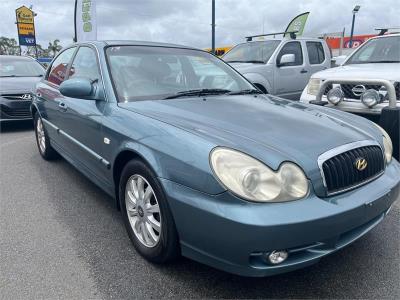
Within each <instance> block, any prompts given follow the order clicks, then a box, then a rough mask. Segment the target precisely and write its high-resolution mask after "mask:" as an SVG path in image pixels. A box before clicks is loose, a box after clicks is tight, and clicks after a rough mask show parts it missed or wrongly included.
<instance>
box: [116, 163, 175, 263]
mask: <svg viewBox="0 0 400 300" xmlns="http://www.w3.org/2000/svg"><path fill="white" fill-rule="evenodd" d="M119 199H120V204H121V210H122V214H123V218H124V223H125V227H126V230H127V231H128V235H129V238H130V239H131V241H132V243H133V245H134V247H135V248H136V250H137V251H138V252H139V253H140V254H141V255H142V256H143V257H145V258H146V259H147V260H149V261H152V262H156V263H164V262H168V261H171V260H173V259H175V258H176V257H177V256H178V255H179V251H180V249H179V242H178V234H177V232H176V229H175V222H174V220H173V217H172V214H171V212H170V209H169V206H168V203H167V201H166V197H165V196H164V193H163V190H162V188H161V185H160V183H159V182H158V180H157V178H156V176H155V175H154V174H153V172H152V170H151V169H150V168H149V167H147V165H146V164H144V163H143V162H142V161H140V160H132V161H130V162H129V163H128V164H127V165H126V166H125V168H124V170H123V171H122V175H121V180H120V186H119Z"/></svg>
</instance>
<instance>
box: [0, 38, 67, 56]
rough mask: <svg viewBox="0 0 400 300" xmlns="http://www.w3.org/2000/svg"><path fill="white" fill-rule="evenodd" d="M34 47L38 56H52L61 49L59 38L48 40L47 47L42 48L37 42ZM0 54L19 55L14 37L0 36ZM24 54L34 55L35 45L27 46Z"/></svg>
mask: <svg viewBox="0 0 400 300" xmlns="http://www.w3.org/2000/svg"><path fill="white" fill-rule="evenodd" d="M36 48H37V55H38V57H54V56H55V55H56V54H57V53H58V52H59V51H60V50H61V49H62V47H61V45H60V40H59V39H56V40H54V41H52V42H49V45H48V46H47V49H44V48H43V47H42V46H41V45H40V44H37V45H36ZM0 54H3V55H19V46H18V42H17V41H16V40H15V39H14V38H7V37H4V36H2V37H0ZM26 55H29V56H36V49H35V47H33V46H29V47H27V49H26Z"/></svg>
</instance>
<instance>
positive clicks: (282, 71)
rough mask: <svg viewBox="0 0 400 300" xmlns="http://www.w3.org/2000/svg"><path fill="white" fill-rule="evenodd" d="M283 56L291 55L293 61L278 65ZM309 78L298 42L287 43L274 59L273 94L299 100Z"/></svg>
mask: <svg viewBox="0 0 400 300" xmlns="http://www.w3.org/2000/svg"><path fill="white" fill-rule="evenodd" d="M285 54H293V55H294V57H295V61H294V62H292V63H288V64H284V65H280V64H279V63H280V60H281V58H282V56H283V55H285ZM308 78H309V74H308V70H307V68H306V63H305V59H304V53H303V48H302V44H301V42H300V41H290V42H287V43H286V44H285V45H284V46H283V47H282V48H281V50H280V51H279V53H278V55H277V57H276V69H275V72H274V87H275V94H276V95H277V96H281V97H284V98H288V99H292V100H299V99H300V96H301V93H302V91H303V89H304V87H305V86H306V85H307V82H308Z"/></svg>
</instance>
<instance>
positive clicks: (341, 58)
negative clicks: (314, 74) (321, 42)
mask: <svg viewBox="0 0 400 300" xmlns="http://www.w3.org/2000/svg"><path fill="white" fill-rule="evenodd" d="M346 58H347V55H339V56H336V57H333V58H332V60H331V62H332V66H336V67H337V66H341V65H342V64H343V63H344V62H345V60H346Z"/></svg>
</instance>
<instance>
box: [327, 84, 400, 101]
mask: <svg viewBox="0 0 400 300" xmlns="http://www.w3.org/2000/svg"><path fill="white" fill-rule="evenodd" d="M357 85H363V84H362V82H360V83H358V84H341V85H340V87H341V89H342V91H343V94H344V97H345V98H348V99H361V95H358V96H357V95H354V93H353V91H352V89H353V88H354V87H355V86H357ZM364 86H365V90H369V89H373V90H376V91H378V92H379V91H380V90H381V89H384V86H382V85H371V84H370V85H368V84H366V85H365V84H364ZM331 89H332V85H331V84H330V85H328V86H327V87H326V89H325V91H324V95H326V94H327V93H328V92H329V90H331ZM394 90H395V92H396V99H397V100H399V99H400V82H395V83H394Z"/></svg>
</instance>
